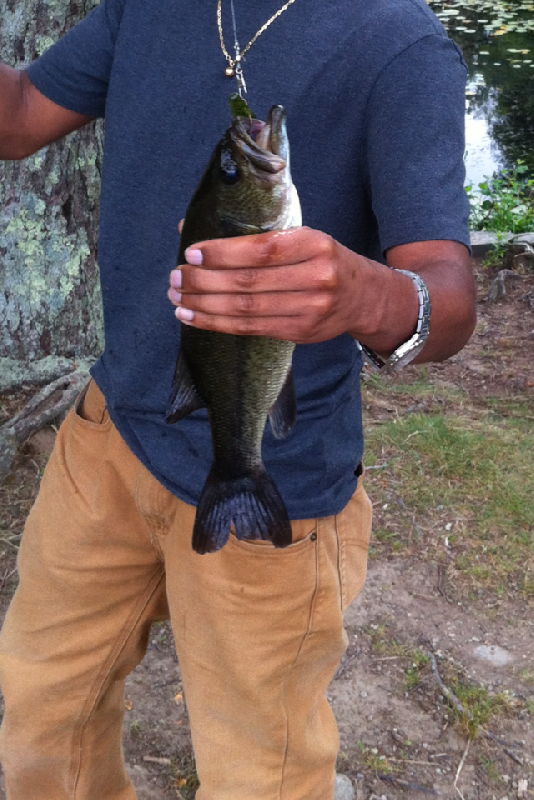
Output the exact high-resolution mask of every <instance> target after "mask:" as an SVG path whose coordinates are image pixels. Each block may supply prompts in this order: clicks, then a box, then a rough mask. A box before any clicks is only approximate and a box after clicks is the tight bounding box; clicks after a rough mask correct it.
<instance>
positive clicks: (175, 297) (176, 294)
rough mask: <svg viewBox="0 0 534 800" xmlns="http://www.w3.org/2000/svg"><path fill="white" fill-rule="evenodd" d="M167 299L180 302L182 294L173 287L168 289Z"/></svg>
mask: <svg viewBox="0 0 534 800" xmlns="http://www.w3.org/2000/svg"><path fill="white" fill-rule="evenodd" d="M169 299H170V300H171V302H172V303H181V302H182V295H181V293H180V292H177V291H176V290H175V289H170V290H169Z"/></svg>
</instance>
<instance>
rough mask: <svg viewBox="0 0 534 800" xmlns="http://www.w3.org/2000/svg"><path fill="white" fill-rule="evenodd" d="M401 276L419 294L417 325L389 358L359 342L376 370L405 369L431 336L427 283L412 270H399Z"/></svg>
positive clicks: (430, 311)
mask: <svg viewBox="0 0 534 800" xmlns="http://www.w3.org/2000/svg"><path fill="white" fill-rule="evenodd" d="M393 269H395V268H393ZM397 271H398V272H400V273H401V274H403V275H405V276H406V277H408V278H410V280H411V281H412V283H413V286H414V288H415V290H416V292H417V300H418V313H417V324H416V328H415V331H414V332H413V334H412V335H411V336H410V337H409V338H408V339H406V340H404V341H403V342H402V343H401V344H400V345H399V346H398V347H397V348H395V350H394V351H393V352H392V353H391V354H390V355H389V357H386V358H383V357H382V356H380V355H379V354H378V353H376V352H374V351H373V350H372V349H371V348H369V347H367V346H366V345H365V344H362V343H360V342H358V345H359V347H360V349H361V350H362V351H363V354H364V356H365V358H366V360H367V361H368V362H369V363H370V364H371V365H372V366H374V367H375V368H376V369H379V370H382V369H383V370H385V371H386V372H391V371H392V370H394V369H399V368H402V367H405V366H406V365H407V364H409V363H410V362H411V361H413V360H414V358H416V357H417V356H418V355H419V353H420V352H421V351H422V350H423V348H424V346H425V344H426V341H427V339H428V336H429V334H430V316H431V313H432V304H431V302H430V293H429V291H428V287H427V285H426V283H425V281H424V280H423V279H422V278H421V276H420V275H418V274H417V273H415V272H411V271H410V270H397Z"/></svg>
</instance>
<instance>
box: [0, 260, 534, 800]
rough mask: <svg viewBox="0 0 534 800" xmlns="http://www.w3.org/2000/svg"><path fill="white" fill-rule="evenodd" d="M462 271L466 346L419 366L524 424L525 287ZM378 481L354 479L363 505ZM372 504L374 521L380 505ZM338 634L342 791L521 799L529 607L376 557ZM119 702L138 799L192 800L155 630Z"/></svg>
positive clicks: (163, 630)
mask: <svg viewBox="0 0 534 800" xmlns="http://www.w3.org/2000/svg"><path fill="white" fill-rule="evenodd" d="M473 263H474V268H475V272H476V275H477V286H478V292H479V304H478V313H479V318H478V324H477V329H476V332H475V335H474V336H473V338H472V340H471V342H470V343H469V345H468V346H467V347H466V348H465V349H464V351H462V353H460V354H459V355H457V356H456V357H454V358H453V359H451V360H449V361H448V362H446V363H444V364H437V365H432V366H430V367H428V368H427V380H429V381H437V382H439V383H440V385H449V386H461V387H462V390H463V391H464V392H466V393H467V394H468V398H469V402H470V403H471V405H472V407H473V408H476V407H478V405H481V404H483V403H484V404H486V403H487V400H488V398H489V397H490V398H498V399H499V400H500V401H501V404H502V403H503V402H504V405H503V408H504V409H506V407H507V401H508V400H510V409H513V408H516V407H517V403H518V402H519V401H520V403H521V408H522V409H523V412H522V413H524V409H525V408H527V409H528V408H530V409H531V410H530V415H531V417H529V418H532V419H534V277H525V278H523V280H521V281H514V282H513V284H511V285H510V286H509V293H508V294H507V296H506V297H505V298H504V299H503V300H501V301H500V302H499V303H496V304H490V303H488V302H486V300H485V298H486V296H487V292H488V287H489V280H490V279H489V278H488V275H487V272H486V271H485V270H484V269H483V268H482V266H481V264H480V263H479V262H477V261H474V262H473ZM419 375H420V370H418V368H413V367H412V368H409V369H408V370H406V371H405V372H404V373H403V377H402V380H403V382H404V383H406V382H408V383H409V382H410V381H412V382H416V381H417V380H418V376H419ZM29 393H30V390H28V394H29ZM23 400H24V396H23V395H21V394H20V393H19V394H18V395H17V396H13V397H5V398H3V400H2V405H0V423H1V422H2V418H1V415H2V414H3V416H4V417H5V418H7V417H8V416H9V415H10V414H12V413H14V411H15V409H16V408H18V407H19V406H20V405H21V403H22V402H23ZM425 402H427V401H425V400H424V399H421V398H418V399H417V400H416V401H415V406H414V401H413V398H412V399H411V400H410V395H409V393H405V394H404V395H402V397H401V398H400V399H399V398H398V397H396V399H395V403H394V407H395V413H398V414H403V413H404V414H405V413H409V412H410V411H412V410H413V409H414V408H416V409H417V410H421V408H422V407H424V404H425ZM451 402H453V401H452V400H451ZM514 404H515V405H514ZM365 413H366V420H367V424H368V425H372V424H375V423H380V421H381V419H384V418H388V416H390V415H391V413H393V406H392V401H391V399H390V397H389V396H388V395H387V394H385V393H384V394H381V393H380V392H373V393H372V394H369V393H367V395H366V412H365ZM53 438H54V432H53V431H52V430H51V429H49V430H47V431H43V432H41V433H40V434H38V436H37V437H36V438H35V440H34V441H33V442H30V443H29V444H27V445H25V447H24V448H23V451H22V452H21V454H20V455H19V457H18V460H17V462H16V464H15V467H14V470H13V472H12V474H11V475H10V476H8V478H7V480H6V482H5V484H4V487H3V488H1V489H0V505H1V507H2V520H1V525H0V529H1V530H3V531H4V534H3V537H4V538H3V539H2V541H1V542H0V544H1V547H0V552H2V551H3V556H2V561H1V566H0V592H1V602H2V607H3V608H4V609H5V607H6V605H7V603H8V601H9V598H10V596H11V594H12V592H13V590H14V587H15V585H16V575H15V573H14V572H13V570H14V559H15V556H16V551H17V542H18V540H19V536H20V532H21V527H22V523H23V519H24V517H25V515H26V513H27V510H28V508H29V505H30V503H31V500H32V497H33V496H34V495H35V493H36V490H37V486H38V481H39V476H40V474H41V472H42V468H43V466H44V464H45V462H46V455H47V452H48V451H49V448H50V445H51V444H52V443H53ZM379 472H380V471H379V470H376V471H375V472H373V471H369V472H368V473H367V490H368V493H369V494H370V496H371V498H372V499H375V498H374V496H373V484H374V483H375V484H376V487H377V492H378V483H377V482H378V480H379ZM533 487H534V483H533ZM375 502H376V506H375V511H376V520H377V522H378V523H379V522H380V518H381V514H382V512H383V506H382V505H381V502H382V501H381V500H380V499H379V498H378V499H376V501H375ZM533 534H534V532H533V531H532V530H531V531H530V535H531V536H532V535H533ZM346 628H347V633H348V637H349V647H348V650H347V653H346V655H345V656H344V659H343V661H342V664H341V666H340V668H339V670H338V673H337V675H336V678H335V679H334V681H333V683H332V685H331V687H330V690H329V697H330V699H331V702H332V704H333V707H334V710H335V713H336V716H337V719H338V722H339V729H340V736H341V753H340V757H339V763H338V769H339V771H340V772H343V773H345V774H346V775H348V776H349V778H350V779H351V781H352V782H353V784H354V787H355V790H356V797H357V800H384V798H386V800H396V799H397V798H399V800H400V798H403V799H404V800H410V799H411V798H413V799H414V800H416V799H419V798H423V797H425V796H429V797H432V796H436V797H441V798H458V797H459V798H464V800H494V799H495V800H505V798H506V800H512V798H518V799H519V800H521V798H524V799H525V800H527V799H528V798H534V598H528V597H527V598H522V597H520V596H518V595H517V593H510V594H509V595H508V594H506V593H505V594H502V593H501V594H500V595H496V594H494V593H493V594H492V593H491V592H489V593H484V595H483V596H478V595H476V594H475V595H472V594H469V593H468V594H467V595H466V594H465V593H463V592H462V591H460V590H458V591H456V587H455V586H454V582H453V581H451V580H450V573H448V572H447V570H446V569H444V568H443V561H442V560H440V559H439V558H436V557H435V554H434V552H432V554H431V555H428V554H425V553H424V552H418V551H417V549H413V548H412V549H410V548H408V549H407V551H406V552H405V553H403V554H402V555H401V556H395V555H394V554H391V553H390V552H388V551H387V550H379V551H378V555H377V554H374V555H372V557H371V559H370V562H369V574H368V580H367V584H366V587H365V590H364V592H363V593H362V595H361V597H360V598H359V599H358V601H357V602H356V603H355V604H354V605H353V606H352V607H351V608H350V609H349V611H348V613H347V615H346ZM440 681H442V683H441V684H440ZM460 683H461V684H462V685H470V686H471V687H477V688H476V691H479V690H480V692H481V694H480V703H479V705H480V706H482V705H484V704H486V705H488V704H490V705H491V706H492V708H493V709H494V710H495V711H496V713H494V714H490V715H489V721H487V722H483V723H482V724H481V725H475V724H474V722H473V720H470V719H469V718H468V715H465V714H464V715H462V714H461V712H460V711H459V708H458V706H457V703H458V702H459V701H458V699H457V696H458V694H459V690H458V688H457V687H458V686H459V684H460ZM448 691H450V692H452V693H453V695H454V697H453V699H452V701H451V700H450V699H448V698H447V697H446V696H445V695H446V694H447V693H448ZM474 691H475V689H473V692H474ZM449 697H450V695H449ZM125 705H126V719H125V752H126V758H127V763H128V766H129V768H130V771H131V774H132V776H133V779H134V783H135V785H136V787H137V790H138V796H139V800H170V798H174V799H176V798H177V797H178V798H179V797H182V798H184V800H185V798H192V797H193V796H194V791H195V786H196V777H195V773H194V761H193V758H192V751H191V743H190V732H189V726H188V719H187V710H186V705H185V697H184V695H183V692H182V685H181V679H180V669H179V665H178V663H177V659H176V655H175V652H174V647H173V641H172V632H171V630H170V627H169V625H168V624H166V623H164V624H161V625H158V626H154V628H153V629H152V635H151V640H150V645H149V649H148V653H147V656H146V658H145V660H144V662H143V663H142V664H141V665H140V666H139V667H138V669H137V670H136V671H135V672H134V673H133V674H132V675H131V676H130V677H129V679H128V682H127V693H126V698H125ZM477 708H478V706H477ZM497 710H498V713H497ZM4 796H5V795H4V794H2V791H1V790H0V798H3V797H4ZM103 800H104V798H103Z"/></svg>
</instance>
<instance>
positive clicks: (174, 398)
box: [167, 349, 205, 425]
mask: <svg viewBox="0 0 534 800" xmlns="http://www.w3.org/2000/svg"><path fill="white" fill-rule="evenodd" d="M204 406H205V403H204V401H203V400H202V398H201V397H200V395H199V393H198V392H197V390H196V388H195V385H194V383H193V379H192V377H191V370H190V369H189V364H188V363H187V360H186V357H185V356H184V354H183V351H182V349H180V352H179V354H178V360H177V362H176V370H175V373H174V380H173V383H172V393H171V396H170V398H169V405H168V407H167V425H172V424H173V423H174V422H178V420H180V419H183V418H184V417H187V416H188V415H189V414H192V413H193V411H197V410H198V409H199V408H204Z"/></svg>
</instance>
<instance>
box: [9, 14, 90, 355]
mask: <svg viewBox="0 0 534 800" xmlns="http://www.w3.org/2000/svg"><path fill="white" fill-rule="evenodd" d="M4 4H5V5H4ZM2 5H3V8H2V9H0V59H1V60H2V61H3V62H4V63H7V64H9V65H10V66H15V67H18V68H24V67H25V66H28V65H29V64H30V63H31V62H32V61H33V60H34V59H35V58H37V57H38V56H39V55H41V53H42V52H44V50H45V49H47V48H48V47H49V46H50V45H51V44H53V42H54V41H56V40H57V39H58V38H59V37H60V36H61V35H63V34H64V33H65V32H66V31H67V30H69V29H70V28H71V27H72V26H73V25H74V24H76V22H78V21H79V20H81V19H83V17H85V16H86V15H87V14H88V13H89V11H90V10H91V9H92V8H93V7H94V6H95V5H98V0H80V2H76V1H75V0H47V2H43V0H4V3H3V4H2ZM102 149H103V126H102V123H93V124H91V125H89V126H86V128H84V129H83V130H81V131H78V132H76V133H73V134H71V135H70V136H68V137H66V138H65V139H64V140H62V141H60V142H56V143H54V144H52V145H50V146H49V147H45V148H44V149H43V150H41V151H40V152H39V153H36V154H35V155H33V156H31V157H30V158H27V159H25V160H24V161H20V162H12V161H6V162H1V161H0V356H3V357H8V358H18V359H25V360H34V359H36V358H40V357H42V356H46V355H50V354H52V355H68V356H73V355H74V356H77V357H81V356H95V355H98V354H99V353H100V352H101V350H102V347H103V325H102V303H101V295H100V281H99V273H98V265H97V235H98V215H99V197H100V175H101V167H102Z"/></svg>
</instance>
